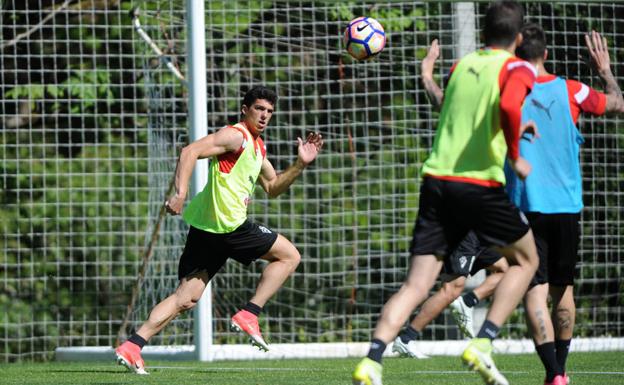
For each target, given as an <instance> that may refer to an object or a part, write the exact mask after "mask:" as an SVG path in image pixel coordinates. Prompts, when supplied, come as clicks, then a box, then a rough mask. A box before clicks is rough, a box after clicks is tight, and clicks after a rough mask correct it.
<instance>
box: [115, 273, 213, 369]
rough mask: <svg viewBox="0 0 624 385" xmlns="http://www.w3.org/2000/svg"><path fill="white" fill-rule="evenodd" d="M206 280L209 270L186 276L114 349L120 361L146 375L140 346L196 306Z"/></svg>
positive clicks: (118, 361)
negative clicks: (131, 333)
mask: <svg viewBox="0 0 624 385" xmlns="http://www.w3.org/2000/svg"><path fill="white" fill-rule="evenodd" d="M207 283H208V273H207V272H206V271H202V272H199V273H197V274H195V275H193V276H189V277H185V278H183V279H182V280H181V281H180V285H179V286H178V288H177V289H176V291H175V292H174V293H173V294H172V295H170V296H169V297H167V298H165V299H164V300H163V301H161V302H160V303H159V304H158V305H156V306H155V307H154V308H153V309H152V311H151V312H150V315H149V318H148V319H147V321H145V323H143V325H141V327H140V328H139V330H138V331H137V332H136V333H134V334H133V335H132V336H130V338H128V340H127V341H126V342H124V343H123V344H121V345H119V347H118V348H117V349H116V350H115V354H116V355H117V363H118V364H120V365H123V366H125V367H126V368H128V370H131V371H134V372H135V373H137V374H147V372H146V371H145V363H144V361H143V359H142V358H141V349H142V348H143V346H145V344H146V343H147V341H149V339H150V338H152V336H154V335H155V334H156V333H158V332H160V331H161V330H162V329H163V328H164V327H165V326H166V325H167V324H168V323H169V322H170V321H171V320H173V319H174V318H176V317H177V316H178V315H179V314H180V313H182V312H185V311H187V310H189V309H192V308H193V307H195V305H196V304H197V301H199V299H200V298H201V295H202V293H203V292H204V289H205V288H206V284H207Z"/></svg>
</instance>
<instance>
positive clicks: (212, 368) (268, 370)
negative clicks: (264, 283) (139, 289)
mask: <svg viewBox="0 0 624 385" xmlns="http://www.w3.org/2000/svg"><path fill="white" fill-rule="evenodd" d="M147 369H174V370H176V369H177V370H189V369H190V370H198V369H199V370H201V371H215V370H218V371H224V372H227V371H232V372H234V371H248V372H255V371H265V372H300V371H306V372H344V369H334V368H318V369H313V368H263V367H253V368H249V367H227V368H223V367H200V366H148V367H147ZM469 372H470V371H469V370H414V371H410V372H409V373H410V374H462V373H469ZM503 373H506V374H529V373H532V372H529V371H521V370H520V371H518V370H516V371H513V370H503ZM569 374H570V375H572V376H574V375H575V374H581V375H617V376H624V372H577V371H574V372H570V373H569Z"/></svg>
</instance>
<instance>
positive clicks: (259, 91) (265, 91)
mask: <svg viewBox="0 0 624 385" xmlns="http://www.w3.org/2000/svg"><path fill="white" fill-rule="evenodd" d="M258 99H264V100H267V101H268V102H269V103H271V104H272V105H273V108H275V104H276V103H277V94H276V93H275V91H273V90H272V89H270V88H267V87H264V86H256V87H253V88H252V89H250V90H249V91H247V93H246V94H245V97H243V105H245V106H247V107H251V106H252V104H254V103H255V101H256V100H258Z"/></svg>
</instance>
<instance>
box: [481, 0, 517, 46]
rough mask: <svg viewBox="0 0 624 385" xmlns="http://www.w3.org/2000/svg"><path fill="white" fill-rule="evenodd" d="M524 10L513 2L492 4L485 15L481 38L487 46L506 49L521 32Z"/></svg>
mask: <svg viewBox="0 0 624 385" xmlns="http://www.w3.org/2000/svg"><path fill="white" fill-rule="evenodd" d="M523 18H524V10H523V9H522V6H521V5H520V4H518V3H516V2H515V1H497V2H495V3H492V4H491V5H490V6H489V7H488V9H487V12H486V13H485V20H484V24H483V25H484V27H483V37H484V38H485V44H486V45H487V46H498V47H507V46H509V45H510V44H511V43H513V41H514V39H515V38H516V36H518V34H519V33H520V31H521V30H522V25H523V24H524V23H523V21H522V19H523Z"/></svg>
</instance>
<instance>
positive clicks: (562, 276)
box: [527, 213, 581, 287]
mask: <svg viewBox="0 0 624 385" xmlns="http://www.w3.org/2000/svg"><path fill="white" fill-rule="evenodd" d="M527 218H528V219H529V223H530V224H531V229H533V237H534V238H535V245H536V246H537V254H538V255H539V267H538V269H537V272H536V273H535V277H533V280H532V281H531V285H530V287H533V286H535V285H541V284H544V283H549V284H551V285H555V286H568V285H573V284H574V276H575V274H576V263H577V262H578V248H579V243H580V240H581V226H580V220H581V214H580V213H576V214H542V213H527Z"/></svg>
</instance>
